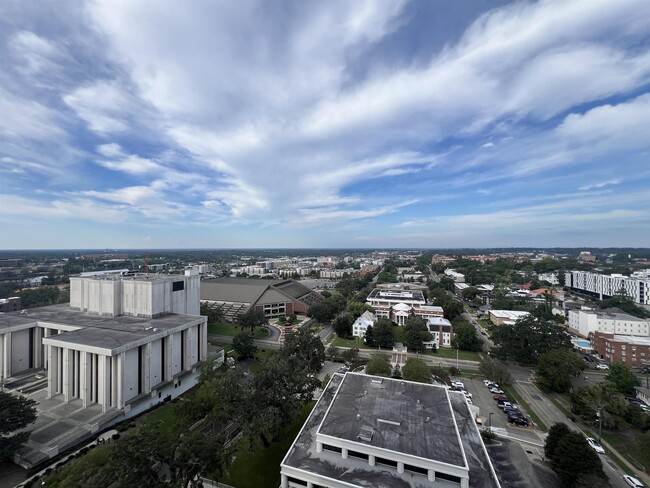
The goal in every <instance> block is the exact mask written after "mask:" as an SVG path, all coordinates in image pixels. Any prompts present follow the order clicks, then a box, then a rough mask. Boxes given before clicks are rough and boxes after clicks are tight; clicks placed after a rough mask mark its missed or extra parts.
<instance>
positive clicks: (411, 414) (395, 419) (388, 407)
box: [319, 374, 465, 466]
mask: <svg viewBox="0 0 650 488" xmlns="http://www.w3.org/2000/svg"><path fill="white" fill-rule="evenodd" d="M372 379H373V377H371V376H366V375H354V374H352V375H346V376H345V379H344V381H343V384H342V385H341V388H340V389H339V392H338V393H337V394H336V397H335V398H334V401H333V402H332V406H331V408H330V411H329V413H328V414H327V416H326V417H325V419H324V420H323V424H322V425H321V428H320V431H319V432H320V433H321V434H326V435H330V436H334V437H339V438H342V439H347V440H349V441H353V442H359V441H358V435H359V431H360V430H368V431H371V432H373V435H372V440H371V441H370V442H364V443H365V444H371V445H373V446H375V447H380V448H382V449H388V450H391V451H398V452H402V453H405V454H411V455H413V456H419V457H422V458H426V459H433V460H436V461H440V462H443V463H447V464H453V465H455V466H465V461H464V460H463V452H462V449H461V447H460V441H459V439H458V435H457V433H456V425H455V423H454V415H453V412H452V410H451V405H450V404H449V399H448V397H447V390H446V389H444V388H437V387H432V386H431V385H424V384H420V383H411V382H405V381H391V380H389V379H383V380H381V383H375V382H373V381H372ZM376 381H380V380H376ZM357 414H360V416H361V418H360V420H357V418H356V415H357ZM427 419H429V420H428V421H427ZM389 422H390V423H389ZM395 424H398V425H395Z"/></svg>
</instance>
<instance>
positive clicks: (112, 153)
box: [97, 142, 124, 158]
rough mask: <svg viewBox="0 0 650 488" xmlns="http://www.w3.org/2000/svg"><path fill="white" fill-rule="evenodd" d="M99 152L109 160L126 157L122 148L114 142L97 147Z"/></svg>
mask: <svg viewBox="0 0 650 488" xmlns="http://www.w3.org/2000/svg"><path fill="white" fill-rule="evenodd" d="M97 152H98V153H99V154H101V155H102V156H106V157H107V158H115V157H120V156H124V151H122V147H121V146H120V145H119V144H116V143H114V142H111V143H109V144H101V145H99V146H97Z"/></svg>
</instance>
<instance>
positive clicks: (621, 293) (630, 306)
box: [600, 289, 650, 319]
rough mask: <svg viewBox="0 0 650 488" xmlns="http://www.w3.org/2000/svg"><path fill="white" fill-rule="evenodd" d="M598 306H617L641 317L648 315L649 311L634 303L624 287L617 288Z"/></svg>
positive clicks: (649, 315)
mask: <svg viewBox="0 0 650 488" xmlns="http://www.w3.org/2000/svg"><path fill="white" fill-rule="evenodd" d="M600 308H603V309H604V308H618V309H620V310H622V311H623V312H625V313H629V314H630V315H633V316H635V317H639V318H642V319H644V318H648V317H650V312H648V311H647V310H646V309H645V308H643V307H639V306H638V305H637V304H635V303H634V301H632V299H631V298H630V296H629V295H628V294H627V292H626V291H625V290H624V289H623V290H618V291H617V292H616V293H615V294H614V295H613V296H612V297H610V298H607V299H606V300H603V301H602V302H600Z"/></svg>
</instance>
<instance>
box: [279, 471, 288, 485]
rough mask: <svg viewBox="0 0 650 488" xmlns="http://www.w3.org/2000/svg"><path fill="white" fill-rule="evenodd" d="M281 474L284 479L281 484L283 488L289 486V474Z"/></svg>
mask: <svg viewBox="0 0 650 488" xmlns="http://www.w3.org/2000/svg"><path fill="white" fill-rule="evenodd" d="M280 476H281V478H282V481H281V482H280V486H281V487H282V488H289V478H288V477H287V475H286V474H281V475H280Z"/></svg>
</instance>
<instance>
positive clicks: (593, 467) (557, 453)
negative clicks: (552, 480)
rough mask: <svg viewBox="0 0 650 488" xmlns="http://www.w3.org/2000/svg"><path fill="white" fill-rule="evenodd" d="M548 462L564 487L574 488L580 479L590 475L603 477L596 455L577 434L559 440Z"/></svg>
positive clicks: (581, 436)
mask: <svg viewBox="0 0 650 488" xmlns="http://www.w3.org/2000/svg"><path fill="white" fill-rule="evenodd" d="M550 460H551V466H552V467H553V470H554V471H555V473H556V474H557V475H558V477H559V478H560V480H561V481H562V483H563V484H564V485H565V486H569V487H574V486H576V484H577V483H578V481H579V480H580V478H581V477H583V476H586V475H590V474H597V475H598V476H599V477H600V478H603V477H605V473H603V465H602V463H601V462H600V458H599V457H598V454H596V453H595V452H594V450H593V449H591V448H590V447H589V445H588V444H587V441H586V440H585V437H584V436H583V435H582V434H581V433H579V432H569V433H568V434H565V435H564V436H563V437H562V438H561V439H559V441H558V443H557V445H556V447H555V449H554V451H553V457H551V458H550Z"/></svg>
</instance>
